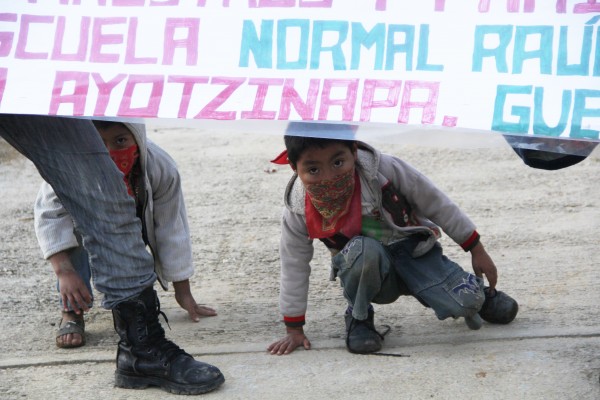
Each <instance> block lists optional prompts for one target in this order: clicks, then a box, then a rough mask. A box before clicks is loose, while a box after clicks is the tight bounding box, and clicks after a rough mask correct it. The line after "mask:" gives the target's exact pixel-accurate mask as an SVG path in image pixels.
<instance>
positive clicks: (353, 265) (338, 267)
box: [332, 236, 385, 278]
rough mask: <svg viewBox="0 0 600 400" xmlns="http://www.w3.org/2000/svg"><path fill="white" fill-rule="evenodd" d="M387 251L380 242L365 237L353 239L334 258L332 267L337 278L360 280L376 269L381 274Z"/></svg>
mask: <svg viewBox="0 0 600 400" xmlns="http://www.w3.org/2000/svg"><path fill="white" fill-rule="evenodd" d="M382 257H385V250H384V248H383V246H382V245H381V243H380V242H378V241H377V240H374V239H371V238H369V237H365V236H356V237H354V238H352V239H351V240H350V241H349V242H348V243H347V244H346V246H344V248H343V249H342V250H341V251H340V252H339V253H338V254H337V255H335V256H334V257H333V259H332V267H333V270H334V273H335V276H337V277H340V278H342V277H348V278H349V277H352V276H353V277H355V278H359V277H361V276H363V275H365V273H367V274H368V271H370V270H371V269H374V270H376V271H377V274H379V269H380V267H381V266H382V263H383V262H382Z"/></svg>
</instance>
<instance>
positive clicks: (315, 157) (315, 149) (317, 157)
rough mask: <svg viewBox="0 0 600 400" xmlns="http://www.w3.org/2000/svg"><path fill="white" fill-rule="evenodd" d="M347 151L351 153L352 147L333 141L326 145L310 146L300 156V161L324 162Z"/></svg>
mask: <svg viewBox="0 0 600 400" xmlns="http://www.w3.org/2000/svg"><path fill="white" fill-rule="evenodd" d="M345 152H348V153H350V152H351V151H350V149H349V148H348V146H346V145H345V144H343V143H340V142H331V143H329V144H326V145H325V146H318V145H314V146H310V147H307V148H306V149H304V151H302V153H301V154H300V157H299V158H298V162H299V163H303V162H324V161H329V160H330V159H331V158H333V157H336V156H339V155H342V154H344V153H345Z"/></svg>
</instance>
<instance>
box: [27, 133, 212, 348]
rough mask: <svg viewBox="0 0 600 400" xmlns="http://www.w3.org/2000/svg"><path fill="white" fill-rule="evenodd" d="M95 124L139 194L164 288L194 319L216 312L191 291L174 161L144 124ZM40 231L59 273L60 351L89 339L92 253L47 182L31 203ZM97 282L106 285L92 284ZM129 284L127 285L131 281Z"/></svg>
mask: <svg viewBox="0 0 600 400" xmlns="http://www.w3.org/2000/svg"><path fill="white" fill-rule="evenodd" d="M94 125H95V127H96V129H97V130H98V132H99V133H100V136H102V140H103V141H104V144H105V145H106V148H107V149H108V151H109V153H110V156H111V158H112V159H113V161H114V162H115V164H116V165H117V168H119V170H120V171H121V172H122V173H123V175H124V177H123V179H124V185H125V186H126V187H127V191H128V193H129V195H130V196H132V197H133V198H134V199H135V203H136V210H137V216H138V218H140V219H141V220H142V232H140V234H141V235H143V238H144V242H145V243H146V244H147V246H148V247H149V249H150V251H151V252H152V254H153V256H154V266H155V271H156V273H157V275H158V278H159V281H160V282H161V285H162V286H163V288H165V289H166V288H167V282H173V287H174V289H175V299H176V300H177V303H178V304H179V305H180V306H181V307H182V308H183V309H185V310H186V311H187V312H188V314H189V316H190V318H191V319H192V320H193V321H199V320H200V317H201V316H213V315H216V312H215V310H213V309H212V308H209V307H204V306H201V305H198V304H197V303H196V300H195V299H194V296H193V295H192V293H191V291H190V282H189V278H190V277H191V276H192V275H193V273H194V267H193V263H192V247H191V240H190V233H189V228H188V223H187V216H186V211H185V204H184V201H183V194H182V192H181V181H180V177H179V172H178V171H177V167H176V166H175V162H174V161H173V159H172V158H171V157H170V156H169V155H168V154H167V153H166V152H165V151H164V150H163V149H161V148H160V147H158V146H157V145H156V144H154V143H152V142H151V141H149V140H147V138H146V128H145V126H144V125H143V124H131V123H120V122H113V121H94ZM34 215H35V230H36V235H37V238H38V242H39V244H40V247H41V249H42V252H43V255H44V257H45V258H46V259H48V260H49V261H50V263H51V264H52V267H53V269H54V271H55V273H56V276H57V278H58V283H57V287H58V291H59V292H60V300H59V302H60V307H61V310H62V319H61V322H60V324H59V329H58V332H57V335H56V345H57V346H58V347H61V348H72V347H79V346H83V345H84V344H85V322H84V318H83V312H84V311H88V310H89V308H90V307H91V306H92V302H93V296H92V294H93V292H92V287H91V285H90V278H91V271H90V264H89V261H88V254H87V252H86V251H85V250H84V248H83V246H82V245H81V239H80V237H79V236H78V234H77V233H76V232H75V231H74V226H73V221H72V219H71V217H70V215H69V214H68V213H67V211H66V210H65V209H64V208H63V206H62V204H61V203H60V201H59V200H58V198H57V197H56V194H55V193H54V191H53V190H52V187H51V186H50V185H48V184H47V183H45V182H44V183H43V184H42V186H41V188H40V191H39V193H38V197H37V199H36V203H35V207H34ZM95 284H96V285H98V284H101V283H100V282H95ZM124 284H127V283H126V282H125V283H124Z"/></svg>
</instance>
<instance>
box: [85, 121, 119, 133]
mask: <svg viewBox="0 0 600 400" xmlns="http://www.w3.org/2000/svg"><path fill="white" fill-rule="evenodd" d="M92 123H93V124H94V127H95V128H96V129H97V130H99V131H103V130H105V129H109V128H110V127H112V126H115V125H123V123H122V122H119V121H109V120H105V119H93V120H92ZM123 126H124V125H123Z"/></svg>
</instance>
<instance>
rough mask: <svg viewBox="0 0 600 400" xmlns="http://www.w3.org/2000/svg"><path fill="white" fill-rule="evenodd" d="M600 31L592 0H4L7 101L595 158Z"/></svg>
mask: <svg viewBox="0 0 600 400" xmlns="http://www.w3.org/2000/svg"><path fill="white" fill-rule="evenodd" d="M599 37H600V3H597V2H596V0H545V1H535V0H448V1H444V0H359V1H350V0H10V1H8V0H2V1H0V113H18V114H42V115H62V116H76V117H89V118H117V119H136V118H143V119H146V120H147V119H158V120H160V121H161V123H162V122H165V123H174V122H177V123H178V124H188V125H190V126H201V125H203V126H215V122H218V124H216V125H219V124H220V126H229V127H236V129H237V127H239V128H240V129H245V130H250V131H251V130H253V129H255V130H257V131H261V132H267V133H269V132H279V133H281V132H282V131H283V129H284V127H285V124H286V123H287V121H292V120H305V121H327V122H332V123H335V122H340V121H344V122H345V123H349V124H357V125H360V129H359V132H361V135H362V136H365V135H366V136H368V137H371V138H377V139H378V140H389V141H399V140H400V139H399V138H403V139H402V140H409V141H411V140H414V141H418V142H428V141H431V142H434V143H446V144H448V143H453V144H454V145H459V146H471V145H472V144H473V142H481V143H484V142H486V141H490V143H493V142H494V141H495V140H497V139H498V137H500V140H501V141H504V140H507V141H509V143H510V144H511V145H512V146H513V147H523V148H535V149H539V150H549V151H554V152H558V153H568V154H582V155H587V153H589V149H590V148H593V147H594V146H595V144H596V143H597V142H598V141H599V131H600V40H599ZM225 122H227V123H225ZM221 123H222V124H221ZM494 132H496V134H494ZM499 133H501V134H499ZM492 137H494V139H492ZM582 149H583V150H582Z"/></svg>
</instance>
